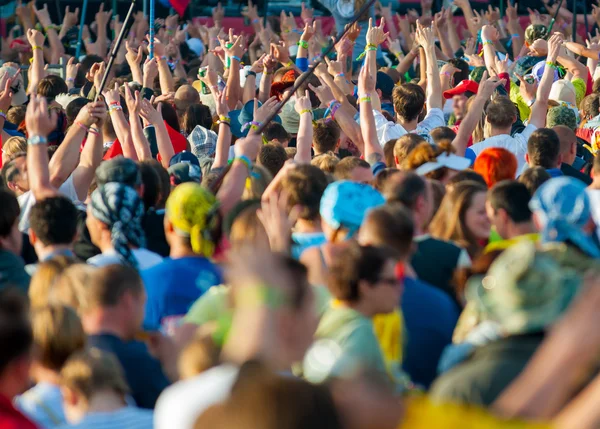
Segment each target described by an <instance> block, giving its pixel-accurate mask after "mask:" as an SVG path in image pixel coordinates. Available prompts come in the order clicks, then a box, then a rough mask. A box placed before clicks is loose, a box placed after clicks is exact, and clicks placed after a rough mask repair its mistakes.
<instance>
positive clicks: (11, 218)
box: [0, 188, 21, 237]
mask: <svg viewBox="0 0 600 429" xmlns="http://www.w3.org/2000/svg"><path fill="white" fill-rule="evenodd" d="M0 207H2V210H0V237H7V236H9V235H10V233H11V231H12V228H13V227H14V225H15V222H16V221H17V220H18V219H19V215H20V214H21V208H20V207H19V201H18V200H17V197H16V196H15V194H14V193H13V192H12V191H11V190H10V189H6V188H0Z"/></svg>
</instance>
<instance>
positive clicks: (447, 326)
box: [401, 278, 459, 388]
mask: <svg viewBox="0 0 600 429" xmlns="http://www.w3.org/2000/svg"><path fill="white" fill-rule="evenodd" d="M401 299H402V302H401V308H402V314H403V315H404V321H405V326H406V331H407V337H408V341H407V343H406V347H405V353H404V359H403V362H402V367H403V368H404V370H405V371H406V373H407V374H408V375H409V376H410V378H411V380H412V381H413V382H414V383H416V384H419V385H422V386H424V387H425V388H429V385H430V384H431V383H432V382H433V380H434V379H435V377H436V376H437V367H438V361H439V360H440V356H441V355H442V352H443V350H444V348H445V347H446V346H447V345H448V344H450V343H451V342H452V333H453V332H454V327H455V326H456V322H457V320H458V316H459V313H458V309H457V308H456V304H455V303H454V302H453V301H452V299H450V297H449V296H448V295H447V294H445V293H444V292H442V291H441V290H439V289H437V288H435V287H433V286H431V285H429V284H427V283H425V282H422V281H421V280H416V279H411V278H406V279H404V293H403V294H402V298H401Z"/></svg>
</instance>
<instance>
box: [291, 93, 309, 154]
mask: <svg viewBox="0 0 600 429" xmlns="http://www.w3.org/2000/svg"><path fill="white" fill-rule="evenodd" d="M294 107H295V109H296V112H298V115H300V124H299V126H298V136H297V137H296V148H297V152H296V156H295V157H294V160H295V161H296V162H298V163H300V164H310V160H311V156H310V149H311V147H312V140H313V125H312V119H313V112H312V105H311V102H310V97H309V96H308V90H306V91H305V93H304V95H303V96H300V95H299V94H298V93H296V104H295V106H294Z"/></svg>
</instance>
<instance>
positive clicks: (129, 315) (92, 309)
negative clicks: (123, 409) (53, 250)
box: [81, 265, 170, 408]
mask: <svg viewBox="0 0 600 429" xmlns="http://www.w3.org/2000/svg"><path fill="white" fill-rule="evenodd" d="M86 301H87V302H86V303H85V307H84V308H82V310H81V314H82V321H83V326H84V329H85V331H86V333H87V334H88V335H89V337H88V343H89V345H90V346H91V347H96V348H98V349H100V350H104V351H107V352H111V353H114V354H115V356H116V357H117V359H118V361H119V363H120V364H121V366H122V367H123V370H124V372H125V378H126V379H127V383H128V385H129V387H130V388H131V395H132V396H133V399H134V400H135V403H136V404H137V405H138V406H139V407H142V408H154V404H155V402H156V399H157V398H158V395H160V393H161V392H162V390H163V389H164V388H165V387H167V386H168V385H169V384H170V382H169V380H168V379H167V376H166V375H165V372H163V368H162V366H161V362H160V361H158V360H157V359H155V358H154V357H153V356H151V355H150V353H149V352H148V348H147V347H146V345H145V344H144V343H143V342H141V341H137V340H135V339H134V338H135V336H136V335H137V334H138V333H139V331H140V330H141V325H142V321H143V317H144V316H143V315H144V301H145V293H144V286H143V284H142V281H141V279H140V277H139V275H138V274H137V272H136V271H135V270H134V269H133V268H130V267H127V266H125V265H111V266H107V267H103V268H97V269H96V271H95V272H94V274H93V275H92V278H91V279H90V284H89V285H88V294H87V297H86Z"/></svg>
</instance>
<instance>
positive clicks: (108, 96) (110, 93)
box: [102, 82, 128, 105]
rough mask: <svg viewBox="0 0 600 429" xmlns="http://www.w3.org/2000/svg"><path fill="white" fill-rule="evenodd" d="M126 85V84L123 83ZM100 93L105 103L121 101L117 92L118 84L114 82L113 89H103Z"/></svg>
mask: <svg viewBox="0 0 600 429" xmlns="http://www.w3.org/2000/svg"><path fill="white" fill-rule="evenodd" d="M125 86H126V87H128V85H127V84H125ZM102 95H104V99H105V100H106V103H107V104H109V105H110V104H111V103H120V102H121V94H120V93H119V84H118V83H116V82H115V86H114V88H113V89H107V90H105V91H104V92H103V93H102Z"/></svg>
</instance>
